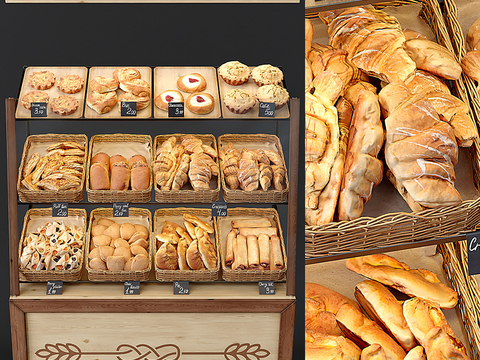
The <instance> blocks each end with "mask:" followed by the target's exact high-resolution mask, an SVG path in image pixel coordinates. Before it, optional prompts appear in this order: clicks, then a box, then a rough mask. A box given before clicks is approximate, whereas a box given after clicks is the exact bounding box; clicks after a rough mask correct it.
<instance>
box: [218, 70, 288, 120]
mask: <svg viewBox="0 0 480 360" xmlns="http://www.w3.org/2000/svg"><path fill="white" fill-rule="evenodd" d="M260 65H262V64H260ZM273 65H274V64H273ZM274 66H275V65H274ZM255 67H256V66H250V70H253V69H255ZM217 76H218V86H219V88H220V99H221V102H222V114H223V117H224V118H226V119H263V120H268V119H288V118H289V117H290V110H289V109H288V103H287V104H285V106H283V107H282V108H281V109H278V110H275V117H274V118H268V117H260V116H258V108H259V103H258V102H257V104H256V105H255V106H254V108H253V109H252V110H250V111H249V112H248V113H246V114H235V113H233V112H231V111H230V110H228V109H227V108H226V106H225V104H224V102H223V97H224V96H225V94H226V93H227V92H228V91H229V90H231V89H236V88H238V89H243V90H246V91H250V92H251V93H252V94H253V95H255V94H256V93H257V89H258V85H257V84H255V82H254V81H253V80H252V77H250V78H249V79H248V81H247V82H246V83H245V84H242V85H239V86H233V85H229V84H227V83H226V82H225V81H223V79H222V78H221V77H220V75H218V68H217ZM284 79H285V74H284ZM280 85H282V86H283V87H285V80H284V81H282V83H281V84H280ZM287 91H288V89H287ZM289 102H290V101H289Z"/></svg>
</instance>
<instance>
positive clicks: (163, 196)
mask: <svg viewBox="0 0 480 360" xmlns="http://www.w3.org/2000/svg"><path fill="white" fill-rule="evenodd" d="M184 135H187V134H171V135H157V136H156V137H155V141H154V145H155V148H154V152H153V154H154V155H155V154H156V152H157V149H158V148H159V147H160V146H161V145H162V144H163V142H164V141H165V140H167V139H168V138H169V137H172V136H175V137H176V138H177V143H179V142H180V141H181V137H182V136H184ZM192 135H194V136H196V137H197V138H199V139H201V140H202V141H203V143H204V144H206V145H210V146H211V147H213V148H214V149H215V150H216V151H218V149H217V142H216V141H215V136H213V135H210V134H192ZM154 162H155V157H152V164H154ZM215 162H216V163H217V165H218V158H217V159H216V160H215ZM152 167H153V166H152ZM154 178H155V177H154ZM212 186H213V187H214V188H213V189H212ZM219 194H220V181H219V179H218V178H215V177H212V179H211V180H210V190H206V191H195V190H193V189H192V187H191V186H190V184H189V183H187V184H185V185H184V186H183V188H181V189H180V190H160V188H159V187H158V186H157V184H155V201H157V202H159V203H173V204H178V203H189V204H196V203H212V202H215V201H217V200H218V199H219Z"/></svg>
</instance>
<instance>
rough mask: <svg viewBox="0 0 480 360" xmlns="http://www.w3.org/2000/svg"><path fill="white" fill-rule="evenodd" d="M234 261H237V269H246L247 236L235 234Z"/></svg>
mask: <svg viewBox="0 0 480 360" xmlns="http://www.w3.org/2000/svg"><path fill="white" fill-rule="evenodd" d="M235 261H236V263H237V264H236V265H237V269H240V270H245V269H248V250H247V238H246V237H245V236H243V235H237V250H236V251H235Z"/></svg>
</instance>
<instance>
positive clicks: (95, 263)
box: [88, 258, 107, 270]
mask: <svg viewBox="0 0 480 360" xmlns="http://www.w3.org/2000/svg"><path fill="white" fill-rule="evenodd" d="M88 266H90V269H92V270H107V265H105V263H104V262H103V261H102V259H100V258H93V259H91V260H90V262H89V263H88Z"/></svg>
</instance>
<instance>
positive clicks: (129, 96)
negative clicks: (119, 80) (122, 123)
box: [118, 92, 150, 111]
mask: <svg viewBox="0 0 480 360" xmlns="http://www.w3.org/2000/svg"><path fill="white" fill-rule="evenodd" d="M122 101H134V102H136V103H137V111H138V110H142V109H145V108H147V107H149V106H150V94H149V95H146V96H137V95H134V94H133V93H129V92H124V93H121V94H120V95H119V96H118V109H119V111H121V106H122Z"/></svg>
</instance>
